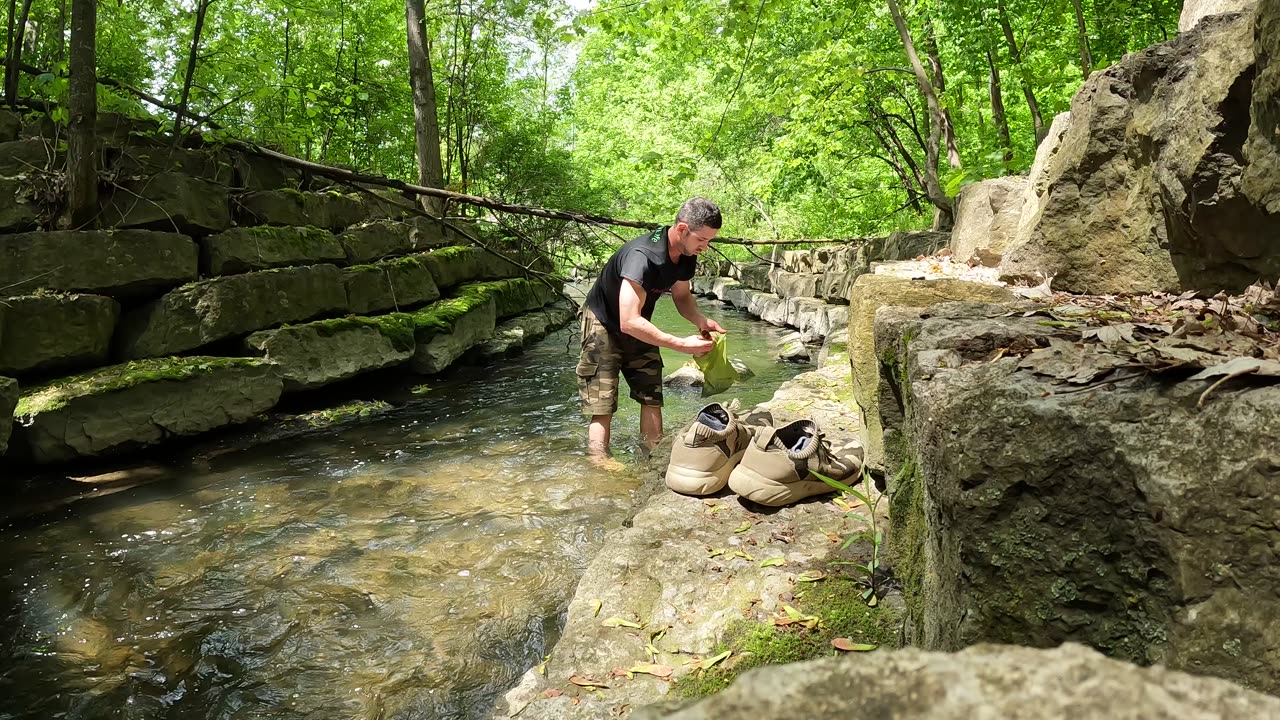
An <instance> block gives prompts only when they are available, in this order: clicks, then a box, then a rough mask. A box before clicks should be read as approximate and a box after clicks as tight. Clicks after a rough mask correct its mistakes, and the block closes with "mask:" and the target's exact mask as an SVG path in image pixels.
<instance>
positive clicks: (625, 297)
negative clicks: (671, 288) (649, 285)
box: [618, 278, 714, 355]
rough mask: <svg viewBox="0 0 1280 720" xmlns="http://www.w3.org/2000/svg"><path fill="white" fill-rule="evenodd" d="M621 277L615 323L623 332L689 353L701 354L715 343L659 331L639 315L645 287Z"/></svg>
mask: <svg viewBox="0 0 1280 720" xmlns="http://www.w3.org/2000/svg"><path fill="white" fill-rule="evenodd" d="M622 280H623V281H622V287H621V288H620V289H619V290H618V324H619V326H620V327H621V328H622V332H624V333H626V334H628V335H630V336H631V337H634V338H637V339H639V340H643V341H644V342H647V343H649V344H650V345H657V346H658V347H664V348H669V349H671V350H677V351H679V352H683V353H689V354H690V355H701V354H703V353H707V352H710V351H711V348H712V347H713V346H714V343H712V342H711V341H710V340H707V339H706V338H703V337H702V336H701V335H690V336H688V337H683V338H681V337H676V336H675V335H671V334H670V333H665V332H663V331H661V330H659V329H658V327H657V326H656V325H654V324H653V323H651V322H649V321H648V320H646V319H645V318H644V316H643V315H641V314H640V310H641V309H642V308H643V307H644V301H645V297H646V293H645V291H644V288H642V287H640V283H638V282H636V281H634V280H629V279H627V278H623V279H622ZM685 285H686V287H685V290H686V291H688V287H687V286H688V283H685ZM695 309H696V308H695ZM682 314H683V313H682Z"/></svg>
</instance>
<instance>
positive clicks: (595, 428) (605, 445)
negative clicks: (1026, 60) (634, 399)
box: [587, 415, 613, 459]
mask: <svg viewBox="0 0 1280 720" xmlns="http://www.w3.org/2000/svg"><path fill="white" fill-rule="evenodd" d="M612 422H613V415H592V416H591V424H590V425H588V426H587V455H588V456H589V457H591V458H592V459H604V458H607V457H609V427H610V425H611V424H612Z"/></svg>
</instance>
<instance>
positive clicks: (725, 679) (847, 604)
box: [673, 577, 900, 698]
mask: <svg viewBox="0 0 1280 720" xmlns="http://www.w3.org/2000/svg"><path fill="white" fill-rule="evenodd" d="M862 589H863V586H862V585H861V584H859V583H858V582H856V581H854V580H852V579H850V578H845V577H831V578H828V579H827V580H824V581H822V582H819V583H814V584H813V585H811V586H809V587H808V588H806V589H805V591H804V595H803V596H802V597H797V599H796V601H795V602H794V603H792V605H793V606H794V607H796V608H797V609H799V610H800V611H802V612H804V613H806V614H809V615H816V616H818V617H819V618H821V619H822V623H821V624H820V625H819V626H818V627H817V628H814V629H812V630H807V629H805V628H800V627H794V628H793V627H788V628H783V627H777V626H775V625H773V624H765V623H758V622H742V623H739V624H736V625H734V626H732V627H731V628H729V630H728V632H727V633H726V635H725V640H724V642H723V643H722V644H721V646H720V647H718V648H717V650H716V652H717V653H719V652H724V651H725V650H731V651H732V652H733V654H732V655H731V656H730V657H729V659H728V660H727V661H726V667H720V666H717V667H714V668H712V669H710V670H705V671H701V672H693V673H690V674H688V675H686V676H684V677H682V678H681V679H680V680H679V681H678V682H676V684H675V686H674V687H673V691H674V692H675V694H676V695H677V696H678V697H684V698H697V697H704V696H706V695H711V694H713V693H716V692H719V691H720V690H723V689H724V688H726V687H728V686H729V685H730V684H731V683H732V682H733V681H734V679H736V678H737V677H738V676H739V675H741V674H742V673H744V672H746V671H747V670H750V669H751V668H755V667H760V666H762V665H780V664H783V663H790V662H799V661H801V660H812V659H814V658H819V657H827V656H830V655H834V654H837V652H838V651H836V650H835V649H834V648H833V647H832V646H831V641H832V640H833V639H835V638H849V639H850V640H852V641H853V642H855V643H868V644H871V645H876V646H878V647H885V648H893V647H897V646H898V636H899V632H898V627H899V623H900V620H899V618H898V617H897V615H896V613H894V612H893V611H892V610H890V609H888V608H887V607H885V606H884V605H880V606H878V607H874V608H873V607H867V605H866V603H864V602H862V600H861V599H860V598H859V596H860V595H861V593H862Z"/></svg>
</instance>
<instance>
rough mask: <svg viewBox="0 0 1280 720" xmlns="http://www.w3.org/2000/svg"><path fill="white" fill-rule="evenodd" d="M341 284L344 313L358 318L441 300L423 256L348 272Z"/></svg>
mask: <svg viewBox="0 0 1280 720" xmlns="http://www.w3.org/2000/svg"><path fill="white" fill-rule="evenodd" d="M342 283H343V286H344V287H345V288H346V293H347V309H349V310H350V311H351V312H353V313H357V314H367V313H376V312H384V311H387V310H400V309H401V308H412V307H414V306H417V305H421V304H422V303H427V302H431V301H433V300H435V299H437V298H439V297H440V290H439V289H438V288H437V287H436V282H435V278H434V277H433V276H432V274H431V270H430V269H429V268H428V267H427V265H426V263H425V262H423V256H422V255H410V256H408V257H403V258H397V259H394V260H384V261H383V262H378V263H373V264H372V265H357V266H355V267H350V268H347V269H345V270H343V271H342Z"/></svg>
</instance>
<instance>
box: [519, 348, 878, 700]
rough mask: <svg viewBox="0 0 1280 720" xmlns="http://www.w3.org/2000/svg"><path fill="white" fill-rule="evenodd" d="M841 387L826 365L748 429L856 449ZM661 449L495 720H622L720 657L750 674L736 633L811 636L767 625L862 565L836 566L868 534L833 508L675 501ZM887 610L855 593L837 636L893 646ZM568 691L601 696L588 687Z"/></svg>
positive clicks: (841, 372)
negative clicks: (551, 637) (764, 428)
mask: <svg viewBox="0 0 1280 720" xmlns="http://www.w3.org/2000/svg"><path fill="white" fill-rule="evenodd" d="M848 378H849V367H848V364H847V362H846V361H845V360H844V358H843V357H842V356H838V355H837V356H833V358H832V362H830V363H828V364H827V365H826V366H824V367H823V368H820V369H818V370H815V371H812V372H807V373H803V374H801V375H798V376H796V377H795V378H794V379H793V380H791V381H789V382H787V383H785V384H784V385H783V386H782V387H781V388H780V389H779V390H778V391H777V393H776V394H775V395H774V397H773V399H772V400H770V401H769V402H767V403H763V404H762V405H760V406H758V407H757V408H756V409H755V411H753V412H752V413H748V414H746V417H747V418H748V419H750V418H751V417H753V416H756V415H758V414H759V412H762V411H768V412H769V413H771V414H772V417H773V421H774V423H775V424H776V425H781V424H784V423H787V422H790V421H792V420H796V419H801V418H811V419H813V420H815V421H816V422H817V423H818V424H819V425H820V427H821V428H822V429H823V430H824V432H826V433H827V437H828V438H830V439H831V441H832V444H833V445H838V444H840V443H843V442H844V441H846V440H850V439H853V438H854V437H855V435H856V433H857V432H858V429H859V426H860V421H859V419H858V417H857V415H856V413H854V412H853V411H851V410H850V403H849V399H848V382H849V380H848ZM722 402H727V401H722ZM677 434H678V432H675V431H673V432H672V433H671V435H672V436H674V435H677ZM669 443H670V439H668V441H667V442H666V443H664V445H663V446H662V447H661V448H660V449H659V450H658V451H655V455H654V456H653V458H652V461H653V464H654V468H653V470H652V471H651V472H650V473H649V474H648V476H647V479H646V488H645V491H643V492H647V493H648V499H647V500H645V501H644V502H643V504H642V505H640V506H639V508H638V509H637V510H636V512H635V513H634V515H633V516H632V517H631V518H630V519H629V520H628V521H626V522H625V523H624V527H622V528H621V529H619V530H617V531H616V532H614V533H613V534H612V535H611V536H610V537H609V538H608V539H607V540H606V542H605V544H604V546H603V547H602V548H601V549H600V550H599V551H598V552H597V554H596V555H595V557H594V559H593V560H592V561H591V563H590V565H589V566H588V568H587V570H586V573H585V574H584V576H583V578H582V580H581V581H580V582H579V584H578V588H577V591H576V592H575V594H574V598H573V601H572V602H571V603H570V605H569V608H568V614H567V619H566V623H565V627H564V630H563V632H562V633H561V636H560V637H561V639H560V641H559V642H558V643H557V644H556V646H555V647H554V648H553V649H552V650H551V652H550V653H549V656H548V658H547V660H546V662H545V663H543V664H542V665H540V666H538V667H537V668H534V669H533V670H530V671H529V672H528V673H526V674H525V676H524V678H523V679H522V680H521V682H520V684H519V685H518V686H517V687H516V688H514V689H513V690H511V691H510V692H509V693H507V695H506V697H505V698H504V699H502V700H501V701H500V702H499V704H498V707H497V709H496V710H495V714H494V717H495V718H506V717H510V716H514V715H518V716H519V717H521V718H595V717H618V716H625V715H627V714H628V713H629V712H630V711H631V709H632V708H635V707H638V706H640V705H643V704H648V703H652V702H656V701H659V700H661V699H663V698H664V697H665V696H666V695H667V694H668V693H669V692H670V690H671V682H672V681H675V682H679V681H681V679H684V678H689V681H692V680H694V678H692V677H691V676H692V675H693V674H696V673H697V672H699V671H698V670H696V669H695V668H696V665H694V664H693V663H696V662H698V661H707V660H708V659H710V658H712V657H714V656H715V655H717V654H718V653H721V652H723V650H725V649H728V650H734V651H735V652H734V653H733V654H732V655H730V656H729V657H728V658H727V659H725V660H723V662H724V663H725V664H726V665H727V666H728V667H730V668H732V667H733V666H734V665H735V664H740V663H745V664H744V665H742V667H746V666H748V665H749V664H751V663H752V662H753V661H752V660H751V656H750V655H749V654H746V653H744V652H743V650H744V647H745V645H743V644H742V643H739V642H737V641H738V640H742V639H745V638H747V637H749V636H750V635H751V632H750V631H744V630H743V624H744V623H745V624H748V625H755V626H763V627H765V628H767V630H768V631H769V632H771V633H772V632H776V633H777V634H779V635H783V634H787V633H805V632H810V631H805V630H800V629H798V628H792V629H784V628H774V627H773V625H772V618H774V617H775V616H777V615H778V614H780V613H784V612H785V610H784V606H786V605H789V604H793V603H794V604H795V605H797V606H803V600H802V599H797V596H803V595H804V593H805V585H806V583H805V582H803V581H802V580H800V578H801V576H802V575H803V573H805V572H806V571H815V570H817V571H824V572H829V573H831V574H832V576H833V577H834V576H836V575H838V574H839V570H838V569H836V567H837V566H832V565H830V563H832V562H833V561H837V560H846V561H847V560H852V559H855V558H859V557H861V554H862V553H863V551H864V548H861V547H859V546H857V545H855V546H853V547H852V548H851V549H850V550H849V551H848V552H846V553H842V552H841V551H840V545H841V543H842V542H843V540H844V538H846V537H848V536H849V535H851V534H854V533H856V532H858V531H860V530H862V529H864V527H865V525H864V524H863V523H862V522H861V521H859V520H857V519H853V518H849V517H846V511H845V510H844V509H842V508H840V507H838V506H837V505H835V504H833V503H832V502H831V500H832V497H833V496H823V497H819V498H814V499H812V500H809V501H805V502H801V503H799V504H796V505H793V506H790V507H785V508H779V509H771V508H764V507H762V506H759V505H755V504H754V503H749V502H743V501H740V500H739V499H738V498H737V497H736V496H735V495H733V494H731V493H728V492H727V491H724V492H722V493H720V494H718V495H716V496H713V497H709V498H699V497H687V496H683V495H678V494H676V493H674V492H671V491H670V490H668V489H667V488H666V487H665V486H664V485H663V480H662V475H663V472H664V471H665V466H666V462H667V460H668V458H669V453H670V444H669ZM643 492H642V496H643ZM863 560H864V561H865V558H864V559H863ZM820 582H826V581H825V580H824V581H820ZM833 582H835V580H833ZM850 603H852V604H850ZM893 607H895V602H894V599H893V597H892V596H890V597H887V598H886V599H885V600H884V601H883V602H882V603H881V607H880V608H879V609H874V610H873V609H871V608H867V607H866V606H865V605H864V604H863V603H862V602H861V601H859V600H857V596H856V594H852V595H851V596H850V597H849V598H847V599H846V600H845V602H844V603H843V604H842V612H843V613H844V615H843V617H844V622H843V624H841V625H840V627H841V628H855V627H856V628H859V629H861V631H862V632H863V633H864V634H863V635H861V636H859V637H855V638H853V641H854V642H872V643H877V642H882V641H884V640H885V639H886V638H896V636H897V630H896V621H894V620H893V619H892V618H893V611H892V608H893ZM620 621H622V622H621V624H619V623H620ZM850 632H852V630H850ZM758 641H759V638H758V637H757V642H758ZM826 650H829V646H827V645H825V641H824V643H823V647H822V651H824V652H825V651H826ZM757 652H762V649H760V648H757ZM785 659H799V658H797V657H794V656H793V657H790V658H785ZM759 661H760V659H759V658H757V659H756V660H755V661H754V662H759ZM775 661H777V659H776V658H775ZM646 664H652V665H657V666H661V667H660V668H658V669H657V672H658V673H659V676H654V675H651V674H643V673H633V674H632V675H633V676H632V677H628V676H627V671H628V670H630V669H631V668H633V667H636V666H638V665H646ZM664 668H665V669H664ZM666 669H669V670H670V673H669V674H668V673H667V672H666ZM570 678H577V679H578V681H579V682H582V680H583V679H584V678H585V679H589V680H591V681H598V682H599V683H600V684H601V685H604V686H607V688H606V687H597V688H595V689H591V688H585V687H582V686H581V685H579V684H575V683H574V682H573V681H571V680H570ZM689 681H686V682H689ZM695 692H696V690H695Z"/></svg>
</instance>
